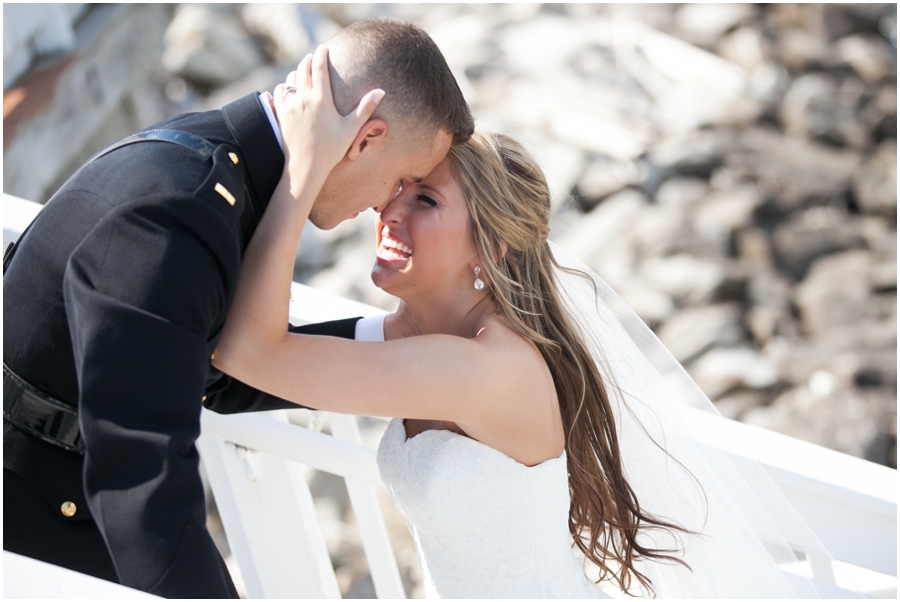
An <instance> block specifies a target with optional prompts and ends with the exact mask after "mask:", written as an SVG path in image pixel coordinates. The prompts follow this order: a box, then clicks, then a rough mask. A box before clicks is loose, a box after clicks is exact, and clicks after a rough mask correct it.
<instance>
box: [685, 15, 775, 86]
mask: <svg viewBox="0 0 900 602" xmlns="http://www.w3.org/2000/svg"><path fill="white" fill-rule="evenodd" d="M685 6H688V5H685ZM767 46H768V43H767V42H766V40H765V39H764V38H763V36H762V33H761V32H760V31H758V30H757V29H756V28H755V27H752V26H743V27H741V28H739V29H737V30H736V31H734V32H732V33H730V34H728V35H727V36H726V37H725V38H724V39H722V40H721V42H719V45H718V52H719V55H720V56H722V58H724V59H727V60H729V61H731V62H732V63H735V64H737V65H740V66H741V67H743V68H744V69H746V70H747V71H748V72H749V73H753V72H754V70H756V69H757V68H758V67H761V66H762V65H763V63H764V62H765V60H766V57H767V56H768V55H769V53H770V52H771V51H770V50H769V49H768V48H767Z"/></svg>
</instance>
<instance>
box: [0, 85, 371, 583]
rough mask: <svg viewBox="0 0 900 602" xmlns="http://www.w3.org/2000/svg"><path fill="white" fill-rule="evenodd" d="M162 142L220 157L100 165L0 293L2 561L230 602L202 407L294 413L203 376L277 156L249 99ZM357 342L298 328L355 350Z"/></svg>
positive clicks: (61, 203) (19, 256) (63, 192)
mask: <svg viewBox="0 0 900 602" xmlns="http://www.w3.org/2000/svg"><path fill="white" fill-rule="evenodd" d="M155 129H165V130H177V131H181V132H188V133H190V134H194V135H195V136H199V137H201V138H203V139H205V140H206V141H208V142H209V143H211V144H212V146H211V147H209V148H211V149H212V152H211V153H208V154H211V157H204V156H202V155H201V154H199V153H198V152H196V151H195V150H192V149H190V148H186V147H184V146H181V145H178V144H173V143H169V142H165V141H144V142H141V143H138V144H131V145H127V146H123V147H121V148H117V149H115V150H113V151H112V152H109V153H107V154H105V155H103V156H101V157H100V158H98V159H96V160H95V161H93V162H90V163H89V164H87V165H86V166H85V167H84V168H83V169H82V170H81V171H79V172H78V173H76V175H74V176H73V177H72V178H71V179H69V181H68V182H66V184H65V185H64V186H63V187H62V188H61V189H60V190H59V191H58V192H57V193H56V194H55V195H54V197H53V198H52V199H51V200H50V201H49V202H48V204H47V206H46V207H45V208H44V210H43V211H42V212H41V213H40V214H39V216H38V217H37V219H36V221H35V223H34V225H33V227H32V228H31V229H30V230H29V231H28V232H27V233H26V235H25V236H24V237H23V238H22V241H21V244H20V245H19V247H18V248H17V250H16V253H15V255H14V256H13V258H12V261H11V263H10V264H9V268H8V270H7V271H6V273H5V275H4V278H3V362H4V421H3V468H4V470H3V486H4V491H3V497H4V508H3V511H4V519H3V528H4V539H3V547H4V549H7V550H11V551H13V552H17V553H20V554H25V555H27V556H32V557H35V558H39V559H42V560H45V561H48V562H51V563H54V564H58V565H62V566H66V567H69V568H72V569H74V570H78V571H82V572H86V573H89V574H93V575H96V576H99V577H102V578H105V579H109V580H112V581H118V582H120V583H123V584H125V585H128V586H131V587H134V588H138V589H141V590H144V591H148V592H151V593H154V594H157V595H161V596H166V597H178V598H194V597H229V596H232V597H233V596H235V593H234V587H233V585H232V583H231V580H230V578H229V577H228V573H227V571H226V570H225V568H224V563H223V562H222V560H221V558H220V556H219V555H218V553H217V551H216V548H215V546H214V545H213V542H212V539H211V538H210V536H209V533H208V532H207V530H206V526H205V517H206V513H205V504H204V495H203V488H202V485H201V481H200V477H199V475H198V471H197V469H198V461H199V460H198V455H197V450H196V448H195V447H194V441H195V440H196V439H197V437H198V436H199V434H200V424H199V418H200V407H201V400H202V403H203V404H204V405H205V406H206V407H208V408H210V409H213V410H215V411H218V412H225V413H230V412H240V411H251V410H266V409H276V408H282V407H296V406H292V405H291V404H288V403H287V402H285V401H283V400H279V399H276V398H273V397H271V396H268V395H265V394H263V393H260V392H259V391H257V390H255V389H253V388H251V387H249V386H247V385H245V384H243V383H240V382H238V381H235V380H233V379H231V378H229V377H227V376H224V375H223V374H221V373H220V372H218V371H217V370H215V369H214V368H212V367H211V366H210V363H209V360H210V356H211V355H212V353H213V351H214V350H215V348H216V343H217V341H218V339H219V335H220V333H221V331H222V326H223V324H224V322H225V318H226V315H227V312H228V308H229V306H230V304H231V301H232V298H233V296H234V292H235V287H236V285H237V279H238V271H239V268H240V261H241V255H242V253H243V250H244V249H245V248H246V245H247V243H248V241H249V237H250V235H251V234H252V232H253V230H254V229H255V228H256V225H257V224H258V222H259V219H260V218H261V216H262V213H263V211H264V210H265V207H266V204H267V203H268V201H269V198H270V197H271V195H272V193H273V191H274V189H275V186H276V184H277V183H278V180H279V178H280V176H281V172H282V168H283V166H284V156H283V153H282V151H281V149H280V148H279V146H278V142H277V140H276V138H275V135H274V133H273V131H272V127H271V125H270V123H269V121H268V119H267V117H266V115H265V113H264V111H263V109H262V106H261V105H260V102H259V100H258V97H257V95H256V94H251V95H249V96H246V97H244V98H242V99H240V100H238V101H236V102H234V103H232V104H229V105H227V106H226V107H225V108H224V109H222V110H220V111H209V112H205V113H194V114H188V115H181V116H178V117H174V118H172V119H170V120H168V121H166V122H163V123H161V124H158V125H156V126H154V127H153V128H151V130H155ZM60 143H61V144H64V143H65V141H60ZM353 324H354V321H352V320H349V321H340V322H335V323H327V324H325V325H314V326H312V327H305V328H306V331H307V332H314V333H317V334H331V335H335V336H344V337H348V338H352V337H353ZM17 379H21V381H19V382H24V383H27V385H25V386H28V387H34V390H36V391H37V392H36V393H34V394H33V395H32V396H31V397H32V399H33V398H34V396H38V397H40V396H41V395H47V396H52V397H53V398H55V399H56V400H58V401H59V402H62V404H63V406H64V408H63V409H67V408H68V409H70V411H68V412H65V411H60V412H58V413H56V414H50V416H51V417H52V419H53V420H56V421H58V422H59V421H63V422H64V421H66V420H69V421H70V422H72V425H70V426H69V430H70V431H72V432H74V433H76V435H78V437H76V438H75V439H73V438H72V437H69V438H68V439H67V440H66V442H64V443H63V445H60V443H59V441H56V440H51V439H52V437H48V436H46V435H45V434H43V433H44V432H51V431H52V432H61V430H65V429H64V428H63V427H59V425H55V426H54V425H44V426H46V427H47V428H43V427H41V426H40V425H38V428H35V427H34V423H33V421H34V420H35V415H36V414H35V413H38V414H39V413H40V412H41V411H44V410H46V404H45V406H44V407H43V409H41V408H38V407H37V406H35V407H33V408H30V407H29V406H28V405H27V404H26V403H25V401H27V400H24V401H22V400H21V399H20V397H21V396H17V395H14V394H13V393H17V392H20V391H21V389H18V388H13V383H14V382H16V381H17ZM26 397H27V396H26ZM7 398H9V399H13V398H15V399H20V407H13V405H12V403H11V402H10V403H8V400H7ZM17 403H19V402H17ZM39 405H40V404H39ZM50 407H52V405H51V406H50ZM75 408H77V425H78V426H79V427H80V435H79V434H78V431H75V430H74V424H75V422H74V420H75V413H74V411H71V409H75ZM29 412H31V414H29ZM29 425H31V426H29ZM51 427H52V428H51ZM42 428H43V431H42V430H41V429H42ZM54 429H56V430H54ZM70 434H71V433H70ZM73 443H74V444H73ZM66 445H68V446H69V449H66V448H65V447H66ZM79 447H83V452H81V451H79V449H78V448H79ZM72 448H75V449H74V451H73V449H72Z"/></svg>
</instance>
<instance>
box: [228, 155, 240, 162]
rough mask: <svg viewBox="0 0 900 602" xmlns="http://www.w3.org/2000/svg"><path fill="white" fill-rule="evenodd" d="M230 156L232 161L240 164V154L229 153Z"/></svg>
mask: <svg viewBox="0 0 900 602" xmlns="http://www.w3.org/2000/svg"><path fill="white" fill-rule="evenodd" d="M228 158H229V159H231V162H232V163H234V164H235V165H237V164H238V156H237V154H235V153H228Z"/></svg>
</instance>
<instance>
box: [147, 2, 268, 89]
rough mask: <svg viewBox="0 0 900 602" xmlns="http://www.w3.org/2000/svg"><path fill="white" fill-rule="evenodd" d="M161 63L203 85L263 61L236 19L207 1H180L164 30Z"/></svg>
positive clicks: (226, 79) (231, 78) (235, 76)
mask: <svg viewBox="0 0 900 602" xmlns="http://www.w3.org/2000/svg"><path fill="white" fill-rule="evenodd" d="M162 62H163V66H165V68H166V69H168V70H169V71H170V72H172V73H174V74H176V75H179V76H181V77H183V78H185V79H187V80H189V81H192V82H196V83H197V84H200V85H204V86H213V87H215V86H221V85H224V84H227V83H229V82H233V81H235V80H237V79H238V78H240V77H242V76H244V75H246V74H247V73H248V72H249V71H250V70H251V69H253V68H254V67H255V66H257V65H259V64H260V63H262V62H263V55H262V52H260V50H259V49H258V48H257V47H256V44H254V42H253V39H252V38H251V37H250V34H249V33H247V31H246V30H245V29H244V28H243V26H242V25H241V22H240V20H239V19H238V18H237V17H235V16H234V15H233V14H231V13H230V12H227V11H225V10H219V9H215V8H212V7H211V5H202V4H184V5H181V6H180V7H178V9H177V10H176V11H175V17H174V18H173V19H172V22H171V23H170V24H169V27H168V28H167V29H166V33H165V50H164V51H163V56H162Z"/></svg>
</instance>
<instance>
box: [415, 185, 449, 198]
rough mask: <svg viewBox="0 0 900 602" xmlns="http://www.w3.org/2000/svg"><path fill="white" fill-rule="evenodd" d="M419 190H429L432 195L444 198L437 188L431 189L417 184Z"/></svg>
mask: <svg viewBox="0 0 900 602" xmlns="http://www.w3.org/2000/svg"><path fill="white" fill-rule="evenodd" d="M419 188H423V189H425V190H430V191H431V192H432V193H433V194H435V195H437V196H439V197H441V198H444V195H443V194H441V191H440V190H438V189H437V188H433V187H431V186H429V185H428V184H419Z"/></svg>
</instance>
